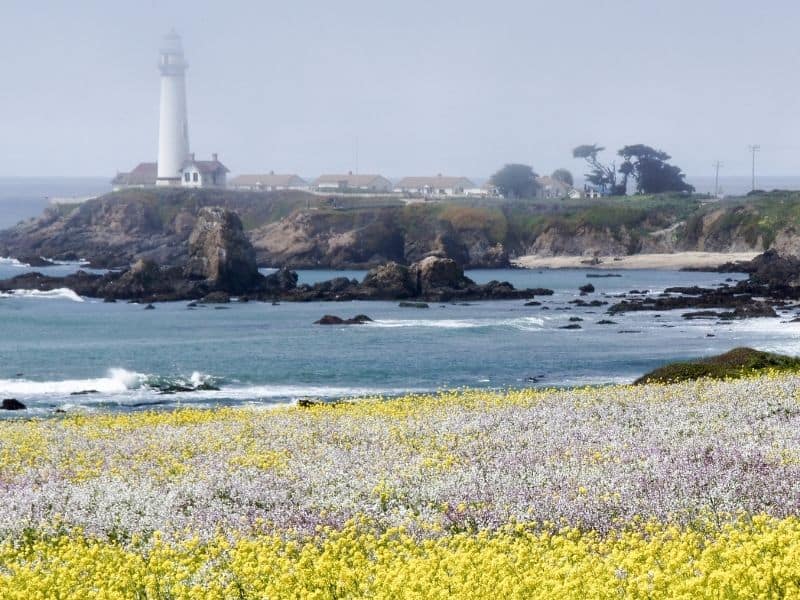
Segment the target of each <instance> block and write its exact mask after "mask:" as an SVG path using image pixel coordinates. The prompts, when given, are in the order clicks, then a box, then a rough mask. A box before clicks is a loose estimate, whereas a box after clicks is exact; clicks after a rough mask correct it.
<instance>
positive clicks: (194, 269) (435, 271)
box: [0, 207, 552, 303]
mask: <svg viewBox="0 0 800 600" xmlns="http://www.w3.org/2000/svg"><path fill="white" fill-rule="evenodd" d="M186 246H187V249H186V254H187V257H188V258H187V260H186V262H185V263H184V264H183V265H176V266H161V265H159V264H157V263H156V262H155V261H153V260H149V259H138V260H137V261H136V262H135V263H134V264H133V265H131V266H130V267H128V268H125V269H121V270H112V271H108V272H107V273H105V274H102V275H100V274H91V273H87V272H86V271H82V270H81V271H78V272H76V273H74V274H71V275H66V276H63V277H47V276H45V275H42V274H41V273H36V272H32V273H25V274H23V275H19V276H17V277H13V278H11V279H7V280H3V281H0V291H7V292H13V291H14V290H19V289H32V290H39V291H49V290H54V289H59V288H69V289H71V290H73V291H74V292H76V293H78V294H80V295H81V296H88V297H95V298H103V299H104V300H106V301H109V302H111V301H117V300H132V301H137V302H142V303H151V302H167V301H177V300H199V301H206V302H214V303H216V302H226V301H228V300H229V298H230V296H232V295H235V296H239V297H240V299H246V300H265V301H266V300H272V301H274V300H287V301H310V300H338V301H341V300H396V299H400V300H405V299H420V300H434V301H453V300H505V299H527V298H532V297H533V296H535V295H537V294H551V293H552V292H551V291H550V290H542V289H540V290H516V289H514V286H512V285H511V284H510V283H508V282H499V281H490V282H489V283H486V284H476V283H475V282H474V281H472V280H471V279H469V278H468V277H466V276H465V275H464V269H463V267H462V266H460V265H458V264H457V263H456V262H455V261H454V260H452V259H450V258H441V257H437V256H428V257H426V258H424V259H423V260H421V261H419V262H416V263H414V264H412V265H411V266H405V265H401V264H398V263H396V262H389V263H386V264H384V265H381V266H380V267H376V268H375V269H372V270H371V271H369V272H368V273H367V275H366V276H365V277H364V279H363V281H361V282H358V281H357V280H355V279H348V278H346V277H337V278H334V279H331V280H329V281H323V282H320V283H316V284H314V285H313V286H312V285H298V284H297V280H298V277H297V273H295V272H293V271H290V270H289V269H286V268H282V269H279V270H277V271H276V272H274V273H271V274H270V275H267V276H264V275H262V274H261V273H260V272H259V270H258V265H257V263H256V258H255V251H254V249H253V246H252V244H251V243H250V241H249V240H248V239H247V236H246V235H245V233H244V229H243V226H242V221H241V219H240V218H239V217H238V216H237V215H236V214H235V213H234V212H232V211H230V210H226V209H224V208H221V207H203V208H201V209H200V210H199V212H198V217H197V219H196V222H195V226H194V228H193V230H192V232H191V233H190V235H189V237H188V241H187V243H186Z"/></svg>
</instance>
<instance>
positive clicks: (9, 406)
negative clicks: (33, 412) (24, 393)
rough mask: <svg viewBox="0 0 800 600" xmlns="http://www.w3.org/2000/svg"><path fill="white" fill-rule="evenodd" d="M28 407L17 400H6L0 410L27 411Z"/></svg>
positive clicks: (1, 404) (0, 405) (0, 404)
mask: <svg viewBox="0 0 800 600" xmlns="http://www.w3.org/2000/svg"><path fill="white" fill-rule="evenodd" d="M27 408H28V407H27V406H25V405H24V404H23V403H22V402H20V401H19V400H17V399H16V398H5V399H3V402H2V403H0V410H26V409H27Z"/></svg>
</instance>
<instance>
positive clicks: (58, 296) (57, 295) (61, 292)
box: [0, 288, 84, 302]
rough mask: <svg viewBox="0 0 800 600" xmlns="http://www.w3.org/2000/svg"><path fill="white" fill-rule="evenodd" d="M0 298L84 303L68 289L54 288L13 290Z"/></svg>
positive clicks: (0, 295)
mask: <svg viewBox="0 0 800 600" xmlns="http://www.w3.org/2000/svg"><path fill="white" fill-rule="evenodd" d="M0 298H44V299H48V300H71V301H72V302H84V299H83V298H81V297H80V296H79V295H78V294H76V293H75V292H74V291H72V290H71V289H69V288H56V289H54V290H47V291H40V290H14V291H13V292H9V293H5V294H0Z"/></svg>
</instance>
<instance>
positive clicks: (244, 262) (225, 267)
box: [184, 207, 261, 294]
mask: <svg viewBox="0 0 800 600" xmlns="http://www.w3.org/2000/svg"><path fill="white" fill-rule="evenodd" d="M184 275H185V276H186V278H188V279H191V280H204V281H205V282H206V283H207V284H208V285H209V287H211V288H216V289H223V290H225V291H227V292H230V293H233V294H237V293H244V292H247V291H250V290H252V289H253V288H254V287H255V286H256V285H257V283H258V282H259V281H260V280H261V275H260V273H259V272H258V266H257V265H256V253H255V250H254V249H253V245H252V244H251V243H250V241H249V240H248V239H247V236H246V235H245V234H244V228H243V227H242V221H241V220H240V219H239V216H238V215H237V214H236V213H234V212H232V211H230V210H226V209H224V208H219V207H205V208H202V209H200V212H199V213H198V214H197V221H196V222H195V226H194V229H193V230H192V233H191V235H190V236H189V260H188V261H187V264H186V267H185V268H184Z"/></svg>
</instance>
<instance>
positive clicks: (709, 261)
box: [511, 252, 760, 270]
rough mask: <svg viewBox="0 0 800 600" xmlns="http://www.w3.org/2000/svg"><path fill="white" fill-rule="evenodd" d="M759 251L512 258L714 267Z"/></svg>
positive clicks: (601, 265)
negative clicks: (594, 257)
mask: <svg viewBox="0 0 800 600" xmlns="http://www.w3.org/2000/svg"><path fill="white" fill-rule="evenodd" d="M759 254H760V252H675V253H673V254H633V255H630V256H598V257H597V259H596V260H595V259H593V258H592V257H589V256H536V255H530V256H521V257H519V258H517V259H514V260H512V261H511V262H512V264H513V265H514V266H516V267H522V268H525V269H585V268H587V267H590V268H594V269H665V270H676V269H687V268H704V267H708V268H714V267H718V266H719V265H722V264H725V263H727V262H736V261H748V260H752V259H753V258H755V257H756V256H758V255H759Z"/></svg>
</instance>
